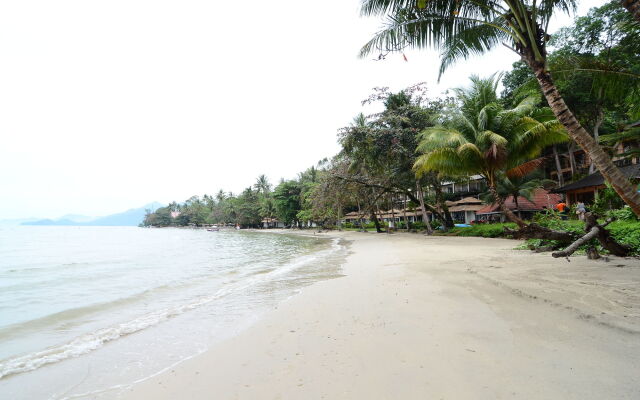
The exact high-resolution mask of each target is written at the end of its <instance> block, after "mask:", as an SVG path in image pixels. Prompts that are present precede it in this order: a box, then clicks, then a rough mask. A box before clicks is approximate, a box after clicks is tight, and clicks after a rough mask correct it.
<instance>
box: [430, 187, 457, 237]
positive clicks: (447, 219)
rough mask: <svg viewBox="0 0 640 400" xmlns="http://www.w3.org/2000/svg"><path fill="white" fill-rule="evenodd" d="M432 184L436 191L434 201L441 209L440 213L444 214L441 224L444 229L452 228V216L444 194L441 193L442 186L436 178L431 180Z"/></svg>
mask: <svg viewBox="0 0 640 400" xmlns="http://www.w3.org/2000/svg"><path fill="white" fill-rule="evenodd" d="M432 186H433V189H434V191H435V192H436V202H437V203H438V205H439V206H440V208H441V209H442V213H443V214H444V219H443V221H442V225H443V226H444V228H445V229H448V228H453V227H454V225H453V218H451V213H450V212H449V207H448V206H447V201H446V200H445V198H444V195H443V193H442V186H441V185H440V182H439V181H437V178H436V180H434V181H433V183H432Z"/></svg>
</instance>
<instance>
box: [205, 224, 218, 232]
mask: <svg viewBox="0 0 640 400" xmlns="http://www.w3.org/2000/svg"><path fill="white" fill-rule="evenodd" d="M219 230H220V228H219V227H218V226H217V225H214V226H212V227H211V228H207V232H218V231H219Z"/></svg>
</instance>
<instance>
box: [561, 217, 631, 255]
mask: <svg viewBox="0 0 640 400" xmlns="http://www.w3.org/2000/svg"><path fill="white" fill-rule="evenodd" d="M611 222H613V219H611V218H609V219H608V220H607V221H606V222H605V223H604V224H602V225H600V224H598V221H597V219H596V216H595V215H594V214H592V213H586V214H585V224H584V229H585V231H586V232H587V234H586V235H584V236H582V237H581V238H579V239H578V240H576V241H575V242H573V243H572V244H571V245H570V246H569V247H567V248H566V249H564V250H562V251H556V252H554V253H552V254H551V255H552V256H553V257H555V258H558V257H569V256H570V255H571V254H573V253H574V252H575V251H576V250H577V249H578V248H579V247H580V246H582V245H583V244H585V243H587V242H589V241H590V240H591V239H598V241H599V242H600V244H601V245H602V247H604V248H605V249H607V250H608V251H609V252H610V253H611V254H613V255H616V256H619V257H626V256H627V255H629V251H630V249H629V247H628V246H626V245H622V244H620V243H618V242H617V241H616V240H615V239H614V238H613V237H612V236H611V234H610V233H609V232H608V231H607V230H606V229H605V227H606V226H607V225H609V224H610V223H611ZM590 258H591V257H590Z"/></svg>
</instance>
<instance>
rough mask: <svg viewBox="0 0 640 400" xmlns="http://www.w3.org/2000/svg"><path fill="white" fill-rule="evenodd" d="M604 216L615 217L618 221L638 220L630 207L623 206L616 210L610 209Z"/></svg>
mask: <svg viewBox="0 0 640 400" xmlns="http://www.w3.org/2000/svg"><path fill="white" fill-rule="evenodd" d="M605 215H606V217H607V218H609V217H611V218H615V219H616V220H618V221H632V222H633V221H636V222H637V221H638V217H637V216H636V215H635V214H634V213H633V211H632V210H631V208H630V207H626V206H625V207H623V208H620V209H617V210H610V211H607V212H606V213H605Z"/></svg>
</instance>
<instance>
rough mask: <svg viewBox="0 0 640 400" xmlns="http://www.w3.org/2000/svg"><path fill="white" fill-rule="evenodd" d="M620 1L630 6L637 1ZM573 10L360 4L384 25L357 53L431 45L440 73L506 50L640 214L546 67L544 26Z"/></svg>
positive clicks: (492, 3) (500, 4)
mask: <svg viewBox="0 0 640 400" xmlns="http://www.w3.org/2000/svg"><path fill="white" fill-rule="evenodd" d="M624 2H626V3H629V6H630V7H635V6H634V4H636V3H637V0H636V1H633V0H629V1H627V0H625V1H624ZM636 5H637V4H636ZM574 9H575V0H544V1H542V0H541V1H536V0H484V1H478V0H363V1H362V7H361V13H362V14H363V15H365V16H385V17H386V20H387V23H386V26H385V27H384V28H383V29H382V30H381V31H379V32H378V33H377V34H376V35H375V36H374V37H373V38H372V39H371V40H370V41H369V42H368V43H367V44H365V45H364V47H363V48H362V50H361V55H362V56H365V55H367V54H370V53H373V52H378V51H380V52H382V53H386V52H391V51H401V50H403V49H404V48H423V47H428V46H436V47H439V48H440V49H441V50H442V55H441V58H442V60H441V66H440V74H442V73H443V72H444V71H445V69H446V68H447V67H449V66H450V65H452V64H453V63H454V62H455V61H457V60H459V59H465V58H467V57H469V56H470V55H473V54H482V53H484V52H486V51H488V50H490V49H491V48H493V47H495V46H498V45H501V44H503V45H505V46H507V47H509V48H510V49H511V50H513V51H514V52H516V53H517V54H518V55H519V56H520V57H521V58H522V60H523V61H524V62H525V63H526V64H527V65H528V66H529V67H530V68H531V69H532V71H533V73H534V75H535V77H536V80H537V81H538V84H539V85H540V87H541V89H542V92H543V94H544V96H545V98H546V99H547V102H548V103H549V106H550V107H551V110H553V113H554V114H555V116H556V117H557V118H558V120H559V121H560V122H561V123H562V125H564V127H565V128H566V130H567V132H568V133H569V135H570V136H571V138H572V139H573V140H574V141H575V142H576V143H577V144H578V145H579V146H580V147H582V149H584V151H585V152H586V153H587V154H588V155H589V157H591V160H593V162H594V163H595V164H596V166H597V167H598V169H599V170H600V173H601V174H602V175H603V176H604V177H605V179H606V180H607V181H608V182H609V183H610V184H611V185H612V186H613V188H614V189H615V191H616V192H617V193H618V195H620V197H621V198H622V199H623V200H624V201H625V202H626V203H627V204H629V206H630V207H631V208H632V209H633V211H634V212H635V213H636V214H637V215H638V216H640V193H638V192H637V191H636V188H635V187H634V185H632V184H631V182H629V180H628V179H627V178H626V177H625V176H624V175H623V174H622V172H620V170H619V169H618V168H617V167H616V166H615V165H614V164H613V162H612V161H611V158H610V157H609V156H608V154H607V153H606V152H605V151H604V150H603V149H602V148H601V147H600V146H599V145H598V144H597V143H596V141H595V140H594V139H593V137H591V135H589V133H588V132H587V131H586V130H585V129H584V127H582V125H580V123H579V122H578V120H577V118H576V117H575V116H574V114H573V113H572V112H571V111H570V110H569V109H568V107H567V106H566V104H565V102H564V100H563V98H562V96H561V95H560V93H559V92H558V89H557V87H556V85H555V84H554V82H553V79H552V77H551V74H550V73H549V71H548V69H547V68H546V61H547V50H546V43H547V41H548V39H549V34H548V26H549V22H550V20H551V18H552V16H553V15H554V13H556V12H566V13H568V12H571V11H573V10H574ZM634 10H637V7H636V8H634ZM634 15H635V14H634Z"/></svg>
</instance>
